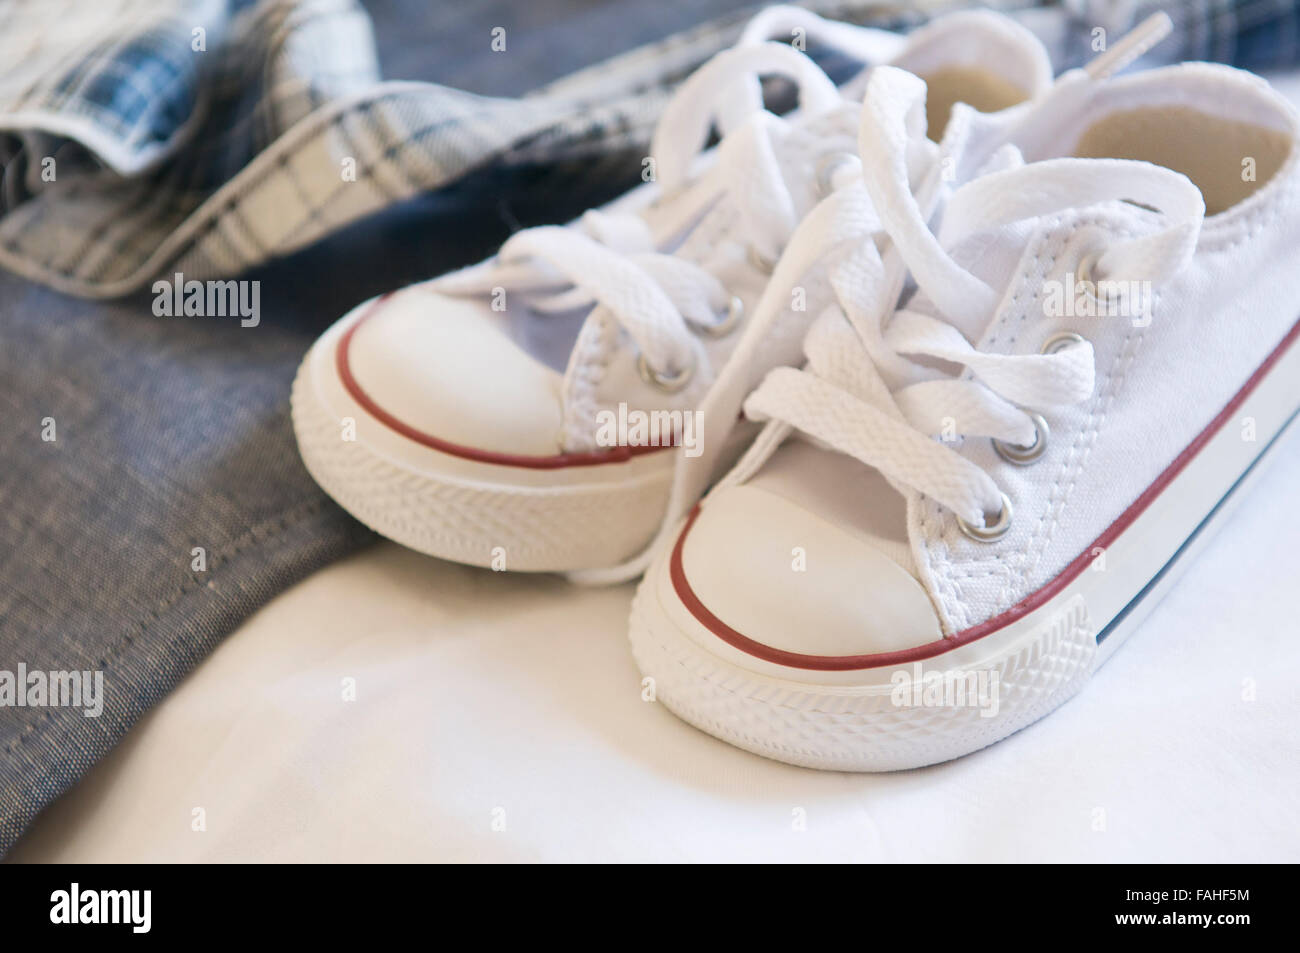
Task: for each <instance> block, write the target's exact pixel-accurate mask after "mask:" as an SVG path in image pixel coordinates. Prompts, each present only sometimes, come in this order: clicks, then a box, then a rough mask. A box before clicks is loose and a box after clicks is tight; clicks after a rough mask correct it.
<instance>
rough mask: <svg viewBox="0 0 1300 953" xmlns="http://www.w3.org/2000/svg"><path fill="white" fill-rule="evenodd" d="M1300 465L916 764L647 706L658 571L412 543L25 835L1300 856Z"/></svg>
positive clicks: (704, 856) (63, 849) (326, 586)
mask: <svg viewBox="0 0 1300 953" xmlns="http://www.w3.org/2000/svg"><path fill="white" fill-rule="evenodd" d="M1297 474H1300V439H1295V438H1294V437H1293V438H1289V439H1288V440H1287V442H1286V443H1285V444H1283V445H1281V446H1279V448H1278V454H1277V459H1276V460H1275V461H1273V465H1271V466H1270V467H1269V468H1268V469H1267V470H1266V471H1265V472H1264V474H1263V475H1262V478H1261V480H1260V481H1259V483H1258V484H1257V487H1256V489H1255V492H1254V493H1253V494H1252V495H1251V497H1250V498H1249V499H1248V500H1246V501H1245V503H1244V504H1243V505H1242V507H1241V508H1240V509H1239V510H1238V512H1237V514H1236V515H1235V517H1234V518H1233V519H1232V520H1231V521H1230V522H1229V524H1228V525H1227V526H1226V527H1225V528H1224V529H1223V531H1222V532H1220V533H1219V534H1218V536H1217V537H1216V538H1215V540H1214V541H1213V543H1212V545H1211V547H1210V548H1209V549H1208V550H1207V551H1206V553H1205V554H1204V555H1203V556H1202V558H1201V559H1200V560H1199V561H1198V562H1197V563H1196V564H1195V565H1194V566H1193V567H1192V568H1191V569H1190V570H1189V572H1188V573H1187V574H1186V575H1185V576H1184V578H1183V579H1182V581H1181V582H1180V583H1179V585H1178V586H1177V587H1176V588H1175V589H1174V590H1173V592H1172V593H1171V594H1170V596H1169V597H1168V598H1167V599H1166V600H1165V601H1164V602H1163V603H1162V604H1161V605H1160V606H1159V607H1158V608H1157V610H1156V612H1155V613H1154V614H1153V616H1152V617H1151V619H1149V620H1148V622H1147V623H1146V624H1145V625H1144V626H1143V627H1142V628H1141V629H1139V630H1138V632H1137V633H1136V634H1135V635H1134V636H1133V638H1132V639H1131V640H1130V641H1129V643H1128V644H1127V645H1125V646H1124V647H1122V648H1121V650H1120V651H1119V653H1118V654H1117V655H1116V656H1115V658H1114V659H1113V660H1112V661H1111V662H1110V663H1109V664H1108V665H1107V666H1106V667H1105V668H1103V669H1102V670H1101V671H1100V672H1099V673H1098V675H1097V677H1096V678H1095V679H1094V680H1093V681H1092V683H1091V684H1090V685H1088V686H1087V688H1086V689H1085V690H1084V692H1083V693H1082V694H1081V695H1079V696H1078V697H1076V698H1075V699H1074V700H1072V701H1070V702H1069V703H1068V704H1066V705H1065V706H1064V707H1063V708H1061V709H1060V710H1059V711H1057V712H1056V713H1054V714H1052V715H1050V716H1048V718H1047V719H1045V720H1044V721H1041V722H1039V723H1038V724H1036V725H1034V726H1032V727H1030V728H1028V729H1026V730H1025V731H1022V732H1020V733H1019V734H1017V735H1015V736H1013V737H1012V738H1010V739H1008V740H1007V741H1005V742H1003V743H1001V744H998V745H995V746H993V747H992V748H989V749H986V750H985V751H982V752H979V753H977V754H974V755H971V756H969V757H967V758H963V759H961V760H959V761H955V762H952V763H949V764H945V765H939V766H936V767H932V768H926V769H923V770H919V771H910V772H905V773H898V774H891V775H861V776H855V775H847V774H829V773H821V772H815V771H808V770H802V769H799V768H793V767H789V766H786V765H782V764H778V763H776V762H772V761H767V760H764V759H763V758H759V757H757V756H755V755H751V754H748V753H746V752H743V751H739V750H736V749H734V748H731V747H729V746H728V745H725V744H723V743H722V742H720V741H716V740H714V739H713V738H711V737H709V736H707V735H705V734H702V733H700V732H698V731H696V730H694V729H692V728H690V727H687V726H686V725H685V724H683V723H681V722H679V721H678V720H677V719H675V718H674V717H673V716H672V715H671V714H670V713H669V712H668V711H666V710H665V709H663V707H662V706H660V705H658V704H655V703H647V702H643V701H641V698H640V684H639V675H638V673H637V671H636V668H635V667H634V665H633V663H632V660H631V657H630V655H629V652H628V650H627V644H626V638H625V634H624V633H625V622H626V615H627V610H628V602H629V599H630V597H631V592H632V590H631V587H626V586H625V587H620V588H616V589H605V590H584V589H578V588H574V587H571V586H569V585H568V584H567V583H565V582H563V581H561V580H558V579H555V578H550V577H525V576H514V575H506V574H497V573H492V572H488V571H483V570H475V569H469V568H466V567H461V566H456V565H452V564H450V563H444V562H440V561H438V560H434V559H429V558H425V557H422V556H419V555H417V554H415V553H412V552H409V551H406V550H403V549H401V548H399V547H397V546H394V545H391V544H384V545H382V546H380V547H378V548H376V549H373V550H371V551H368V552H366V553H364V554H362V555H359V556H357V557H355V558H352V559H350V560H348V561H346V562H344V563H342V564H339V565H337V566H334V567H332V568H330V569H327V570H324V571H323V572H320V573H318V574H316V575H315V576H313V577H312V578H310V579H308V580H307V581H306V582H304V583H302V584H301V585H299V586H297V587H296V588H294V589H293V590H291V591H289V592H287V593H285V594H284V595H282V596H281V597H280V598H278V599H276V600H275V601H274V602H272V603H271V604H270V605H269V606H267V607H266V608H265V609H264V610H263V611H262V612H260V613H258V614H257V615H256V616H255V617H253V618H252V619H250V620H249V621H248V623H247V624H246V625H244V626H243V627H242V628H240V629H239V630H238V631H237V632H235V633H234V634H233V635H232V636H231V637H230V638H229V639H228V640H227V641H226V642H225V643H224V644H223V645H222V646H221V648H220V649H218V650H217V652H216V653H214V654H213V655H212V657H211V658H209V659H208V660H207V661H205V662H204V663H203V664H202V665H201V666H200V667H199V668H198V669H197V670H196V671H195V672H194V674H193V675H192V676H191V677H190V678H189V679H188V680H187V681H186V682H185V683H184V684H183V685H182V686H181V687H180V688H179V689H178V690H177V691H176V692H175V693H174V694H173V695H172V696H171V697H170V698H168V699H167V701H165V702H164V703H163V704H162V705H161V706H159V707H158V708H157V709H156V710H155V711H154V712H153V713H151V714H150V715H149V716H148V717H146V718H145V719H144V720H143V721H142V722H141V724H140V725H139V727H138V728H137V729H136V730H135V731H134V732H133V733H132V734H131V736H130V737H129V738H128V739H127V741H126V742H125V743H124V744H123V745H122V746H121V747H120V748H118V749H117V750H116V751H115V752H114V753H113V754H112V755H110V756H109V757H108V758H107V759H105V760H104V761H103V762H101V763H100V764H99V765H98V766H96V768H95V769H93V770H92V771H91V773H90V774H89V775H88V776H87V777H86V778H85V779H84V780H83V782H82V783H81V784H79V785H78V786H77V788H76V789H75V790H74V791H72V792H71V793H70V794H69V795H68V796H67V797H65V798H64V799H63V800H62V801H60V802H59V803H57V804H56V805H54V806H53V807H52V808H51V809H49V810H48V811H47V812H46V813H45V814H44V815H43V816H42V817H41V818H40V819H39V820H38V822H37V823H36V825H35V826H34V827H33V828H32V830H31V831H30V832H29V834H28V836H27V837H26V838H25V839H24V840H23V841H22V842H21V843H20V844H19V846H18V847H17V848H15V850H14V851H13V853H12V854H11V859H12V860H27V861H33V860H85V861H102V860H212V861H222V860H345V859H346V860H420V859H428V860H521V861H522V860H553V861H575V860H624V861H674V860H790V861H806V860H842V861H847V860H861V861H891V862H897V861H940V860H954V861H960V860H1001V861H1011V860H1084V861H1111V862H1113V861H1130V860H1171V861H1190V860H1199V861H1206V860H1291V861H1295V860H1300V822H1298V820H1297V818H1300V794H1298V793H1297V792H1298V791H1300V785H1298V784H1297V781H1300V742H1298V741H1297V727H1300V692H1297V683H1298V682H1300V638H1298V636H1300V622H1298V621H1297V618H1296V605H1297V604H1296V600H1295V594H1296V586H1297V581H1298V580H1300V553H1298V552H1297V548H1296V544H1297V541H1300V478H1298V477H1297ZM345 678H353V679H355V680H356V686H357V689H356V691H357V698H356V701H352V702H345V701H343V700H342V680H343V679H345ZM1252 686H1253V692H1252V691H1250V690H1249V689H1251V688H1252ZM1252 698H1253V700H1252ZM195 808H202V809H203V811H204V819H205V822H206V825H205V826H206V830H204V831H195V830H193V829H192V828H193V819H194V814H193V811H194V809H195ZM801 819H802V822H803V823H802V825H801V824H800V823H798V821H800V820H801ZM502 820H504V825H502V824H501V821H502ZM501 826H504V830H496V829H494V827H501ZM801 826H802V827H803V828H804V829H802V830H801V829H799V828H800V827H801Z"/></svg>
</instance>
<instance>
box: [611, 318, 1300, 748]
mask: <svg viewBox="0 0 1300 953" xmlns="http://www.w3.org/2000/svg"><path fill="white" fill-rule="evenodd" d="M1298 406H1300V343H1293V344H1292V346H1291V347H1290V348H1289V349H1288V350H1287V351H1286V352H1285V353H1284V354H1283V355H1282V356H1281V357H1280V359H1279V360H1278V361H1277V362H1276V363H1275V364H1274V365H1273V366H1272V368H1271V369H1270V371H1269V372H1268V373H1267V375H1265V376H1264V377H1263V378H1262V379H1261V380H1260V381H1259V383H1258V384H1257V385H1256V386H1255V387H1254V389H1253V390H1252V391H1251V392H1250V394H1249V395H1248V396H1247V397H1246V399H1245V400H1244V402H1243V403H1242V404H1241V405H1240V406H1239V407H1238V408H1237V409H1236V410H1235V411H1234V413H1233V417H1232V420H1229V421H1228V422H1227V423H1226V424H1225V425H1224V426H1222V427H1220V429H1219V431H1218V432H1217V433H1216V434H1215V435H1214V436H1213V437H1212V438H1210V439H1209V441H1208V442H1207V443H1206V444H1205V445H1204V446H1203V447H1202V448H1201V450H1200V451H1199V452H1198V453H1197V454H1196V456H1195V457H1193V458H1191V460H1190V461H1189V462H1188V463H1187V465H1186V466H1185V467H1184V468H1183V469H1182V471H1181V472H1180V473H1179V474H1178V475H1177V476H1176V477H1174V478H1173V479H1172V480H1171V481H1170V482H1169V484H1168V485H1167V486H1166V487H1165V488H1164V490H1163V491H1162V492H1161V493H1160V494H1159V495H1158V496H1156V497H1155V499H1154V500H1153V501H1152V502H1151V503H1150V505H1148V506H1147V508H1146V509H1145V510H1144V511H1143V512H1142V513H1141V514H1140V515H1138V516H1137V517H1136V518H1135V519H1134V520H1133V521H1132V523H1131V524H1130V525H1128V526H1127V527H1126V528H1125V530H1124V532H1123V533H1121V534H1120V536H1119V537H1117V538H1116V539H1115V540H1114V541H1112V543H1111V545H1110V546H1109V547H1108V549H1107V550H1106V554H1105V556H1106V558H1105V563H1104V564H1102V566H1104V568H1102V567H1101V566H1098V567H1094V568H1090V569H1085V570H1084V571H1083V572H1082V573H1081V574H1080V575H1079V576H1078V577H1076V578H1075V579H1074V580H1072V581H1071V582H1070V583H1069V584H1068V585H1066V586H1065V587H1064V588H1063V589H1062V590H1061V591H1060V592H1058V593H1057V594H1056V595H1055V596H1054V597H1053V598H1051V599H1050V600H1049V601H1047V602H1045V603H1044V604H1043V605H1041V606H1039V607H1038V608H1037V609H1036V610H1034V611H1033V612H1030V613H1028V614H1027V615H1025V616H1023V617H1022V618H1020V619H1017V620H1016V621H1014V622H1012V623H1010V624H1008V625H1006V626H1004V627H1003V628H1001V629H999V630H997V631H995V632H992V633H990V634H988V635H986V636H984V637H982V638H980V639H977V640H974V641H970V642H966V643H965V644H962V645H959V646H957V647H955V648H953V649H951V650H949V651H946V652H943V653H942V654H939V655H936V656H934V657H931V658H928V659H925V660H924V661H923V662H917V663H910V664H903V665H893V666H882V667H879V668H871V669H860V670H854V671H811V670H805V669H796V668H790V667H786V666H783V665H779V664H776V663H772V662H768V661H765V660H762V659H758V658H756V657H754V656H751V655H748V654H746V653H745V652H743V651H741V650H740V649H738V648H735V647H734V646H732V645H731V644H729V643H727V642H725V641H723V640H722V639H721V638H719V637H718V636H717V635H715V634H714V633H713V632H712V631H710V630H709V629H708V628H707V627H705V625H704V624H702V623H701V622H700V621H699V620H698V619H696V618H695V616H694V615H692V613H691V612H690V611H689V610H688V609H687V608H686V607H685V606H684V605H683V603H682V602H681V600H680V599H679V598H678V596H677V593H676V590H675V588H674V586H673V584H672V581H671V578H670V569H669V565H670V564H669V559H668V554H663V555H661V557H660V558H659V559H658V560H656V562H655V564H654V565H653V566H652V567H651V569H650V571H649V572H648V573H647V574H646V577H645V579H644V580H643V581H642V583H641V586H640V588H639V589H638V591H637V595H636V599H635V601H634V603H633V607H632V614H631V621H630V628H629V635H630V639H631V642H632V651H633V654H634V656H635V657H636V660H637V664H638V665H639V666H640V668H641V671H642V673H643V674H644V675H645V676H647V677H648V678H650V679H652V680H653V691H654V693H655V697H656V699H657V700H658V701H661V702H663V703H664V704H665V705H666V706H667V707H668V708H669V709H670V710H671V711H672V712H674V713H675V714H676V715H678V716H679V717H680V718H682V719H683V720H685V721H687V722H689V723H690V724H692V725H694V726H696V727H697V728H700V729H701V730H703V731H706V732H708V733H709V734H712V735H714V736H716V737H718V738H720V739H722V740H723V741H726V742H729V743H730V744H733V745H736V746H737V747H740V748H744V749H746V750H749V751H753V752H755V753H756V754H760V755H763V756H765V757H769V758H774V759H776V760H778V761H785V762H787V763H790V764H795V765H800V766H804V767H811V768H820V769H826V770H838V771H892V770H899V769H905V768H915V767H921V766H924V765H928V764H935V763H937V762H941V761H947V760H950V759H953V758H957V757H960V756H962V755H965V754H969V753H971V752H973V751H977V750H979V749H980V748H983V747H986V746H987V745H990V744H992V743H994V742H996V741H1000V740H1001V739H1003V738H1005V737H1007V736H1008V735H1010V734H1012V733H1014V732H1016V731H1018V730H1019V729H1021V728H1023V727H1025V726H1026V725H1029V724H1031V723H1032V722H1034V721H1037V720H1038V719H1039V718H1041V717H1043V716H1044V715H1046V714H1047V713H1048V712H1050V711H1052V710H1054V709H1055V708H1057V707H1058V706H1060V705H1061V704H1062V703H1064V702H1065V701H1066V700H1068V699H1069V698H1070V697H1071V696H1073V695H1074V694H1075V693H1076V692H1078V691H1079V689H1080V688H1082V687H1083V685H1084V683H1085V682H1086V681H1087V680H1088V678H1089V676H1090V675H1091V674H1092V673H1093V672H1094V671H1096V669H1097V668H1098V667H1099V666H1100V665H1101V664H1103V663H1104V662H1105V661H1106V660H1107V659H1109V658H1110V656H1111V655H1112V654H1113V653H1114V651H1115V649H1116V648H1118V646H1119V645H1120V644H1121V643H1122V642H1123V641H1124V640H1125V639H1126V638H1127V637H1128V636H1129V635H1130V634H1131V633H1132V632H1133V631H1134V629H1136V628H1137V626H1138V625H1139V624H1140V622H1141V620H1142V619H1143V618H1145V617H1146V615H1147V614H1148V613H1149V612H1150V611H1151V610H1152V609H1153V608H1154V606H1155V604H1156V603H1157V602H1158V601H1159V599H1160V598H1161V597H1162V596H1163V595H1164V593H1165V592H1167V591H1168V590H1169V589H1170V588H1171V587H1172V586H1173V584H1174V583H1175V582H1176V581H1177V579H1178V578H1179V576H1180V575H1181V574H1182V572H1183V571H1185V569H1186V568H1187V566H1188V565H1189V564H1190V563H1191V562H1192V561H1193V560H1194V558H1195V556H1196V553H1197V552H1198V551H1199V549H1200V548H1201V547H1203V546H1204V545H1206V543H1207V542H1208V540H1209V539H1210V537H1211V536H1212V535H1213V532H1214V530H1215V529H1216V528H1217V527H1218V526H1219V525H1221V524H1222V522H1223V521H1224V520H1225V519H1226V518H1227V517H1228V516H1229V515H1230V513H1231V511H1232V509H1233V508H1234V507H1235V506H1236V505H1237V504H1238V503H1239V501H1240V499H1241V498H1242V497H1243V496H1244V495H1245V494H1246V493H1247V492H1248V490H1249V485H1250V484H1251V483H1252V482H1253V480H1254V479H1256V478H1257V477H1258V474H1259V472H1260V470H1261V469H1262V468H1263V466H1264V465H1265V464H1266V461H1267V460H1268V458H1269V457H1270V456H1271V451H1272V449H1273V448H1274V447H1275V446H1276V445H1277V444H1279V443H1280V442H1282V440H1284V439H1287V437H1288V436H1290V435H1293V433H1294V432H1295V431H1296V430H1300V423H1297V420H1298V417H1297V414H1298V413H1300V412H1298V411H1297V407H1298ZM1247 417H1253V418H1254V420H1255V423H1256V433H1257V435H1258V439H1257V441H1255V442H1253V443H1247V442H1246V441H1244V440H1243V439H1242V437H1241V431H1240V428H1239V427H1238V426H1237V424H1236V421H1237V420H1240V419H1244V418H1247ZM810 624H814V620H810ZM932 682H933V683H934V684H935V686H936V687H935V689H934V691H935V695H934V697H933V698H927V697H926V695H925V691H924V689H925V687H926V686H927V685H930V684H931V683H932ZM945 682H946V683H947V684H948V685H949V686H951V687H950V690H949V693H948V694H947V695H946V696H945V695H943V694H941V693H940V692H939V688H938V686H942V685H943V684H945ZM917 686H919V688H918V687H917ZM959 686H960V687H961V688H962V689H964V690H966V692H967V694H966V698H965V701H964V702H961V701H960V699H961V696H960V695H958V694H956V692H957V690H958V687H959ZM981 690H982V691H983V693H984V694H980V692H981ZM954 696H955V698H956V699H958V700H959V703H957V704H954V703H953V701H954Z"/></svg>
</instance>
